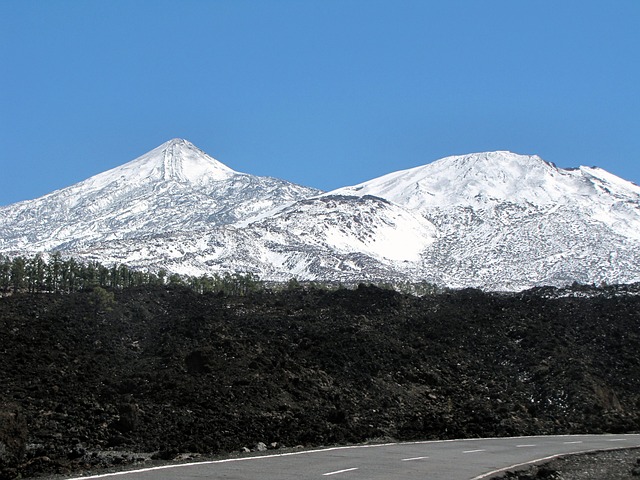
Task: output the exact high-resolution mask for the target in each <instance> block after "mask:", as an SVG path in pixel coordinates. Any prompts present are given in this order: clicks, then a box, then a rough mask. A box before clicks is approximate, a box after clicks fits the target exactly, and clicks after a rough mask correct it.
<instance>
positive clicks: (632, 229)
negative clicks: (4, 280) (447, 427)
mask: <svg viewBox="0 0 640 480" xmlns="http://www.w3.org/2000/svg"><path fill="white" fill-rule="evenodd" d="M0 232H2V233H1V234H0V253H9V254H21V253H34V251H35V252H37V251H41V252H46V251H53V250H58V251H61V253H63V254H65V255H74V256H77V257H79V258H81V259H89V260H98V261H100V262H101V263H105V264H109V263H113V262H119V263H127V264H129V265H130V266H132V267H135V268H143V269H158V268H165V269H167V270H168V271H174V272H176V273H180V274H190V275H202V274H207V273H216V272H221V271H248V272H251V273H254V274H257V275H258V276H260V277H261V278H263V279H265V280H276V281H282V280H286V279H288V278H291V277H297V278H299V279H301V280H305V279H308V280H320V281H322V280H326V281H341V282H342V281H344V282H357V281H416V282H417V281H429V282H433V283H437V284H440V285H443V286H452V287H468V286H471V287H480V288H484V289H498V290H500V289H503V290H518V289H523V288H529V287H532V286H536V285H546V284H548V285H556V286H562V285H564V284H567V283H572V282H573V281H578V282H581V283H601V282H607V283H626V282H633V281H638V280H640V253H638V252H640V187H638V186H637V185H635V184H633V183H631V182H628V181H626V180H624V179H621V178H619V177H617V176H615V175H613V174H611V173H609V172H606V171H605V170H602V169H599V168H597V167H578V168H576V169H562V168H559V167H557V166H556V165H554V164H552V163H550V162H546V161H545V160H543V159H542V158H540V157H538V156H536V155H519V154H516V153H512V152H508V151H497V152H481V153H475V154H468V155H457V156H450V157H445V158H443V159H440V160H436V161H435V162H432V163H429V164H426V165H422V166H418V167H414V168H411V169H407V170H401V171H397V172H391V173H389V174H387V175H384V176H381V177H378V178H374V179H371V180H369V181H366V182H362V183H360V184H358V185H354V186H348V187H342V188H339V189H336V190H333V191H331V192H321V191H320V190H316V189H312V188H309V187H303V186H299V185H295V184H292V183H290V182H286V181H284V180H279V179H275V178H272V177H257V176H253V175H250V174H246V173H240V172H236V171H234V170H232V169H231V168H229V167H227V166H226V165H224V164H222V163H221V162H219V161H217V160H215V159H213V158H212V157H210V156H208V155H207V154H206V153H205V152H203V151H202V150H200V149H198V148H197V147H196V146H194V145H193V144H191V143H190V142H188V141H186V140H183V139H172V140H170V141H168V142H165V143H164V144H162V145H160V146H158V147H156V148H155V149H153V150H151V151H149V152H147V153H146V154H143V155H142V156H140V157H138V158H136V159H134V160H132V161H130V162H127V163H125V164H123V165H121V166H120V167H116V168H114V169H111V170H108V171H107V172H103V173H102V174H98V175H96V176H94V177H91V178H89V179H87V180H85V181H83V182H79V183H78V184H75V185H72V186H70V187H67V188H66V189H61V190H58V191H56V192H52V193H51V194H48V195H45V196H44V197H41V198H39V199H36V200H32V201H27V202H20V203H18V204H14V205H10V206H7V207H0Z"/></svg>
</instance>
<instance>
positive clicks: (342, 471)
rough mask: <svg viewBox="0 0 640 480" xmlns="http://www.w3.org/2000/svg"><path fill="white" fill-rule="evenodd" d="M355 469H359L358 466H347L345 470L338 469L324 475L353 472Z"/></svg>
mask: <svg viewBox="0 0 640 480" xmlns="http://www.w3.org/2000/svg"><path fill="white" fill-rule="evenodd" d="M354 470H358V468H357V467H356V468H345V469H344V470H336V471H335V472H329V473H323V474H322V476H324V477H328V476H329V475H338V474H339V473H346V472H353V471H354Z"/></svg>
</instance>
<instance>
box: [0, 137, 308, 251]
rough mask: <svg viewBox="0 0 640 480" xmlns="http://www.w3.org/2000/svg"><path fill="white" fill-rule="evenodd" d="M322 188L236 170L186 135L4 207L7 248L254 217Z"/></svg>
mask: <svg viewBox="0 0 640 480" xmlns="http://www.w3.org/2000/svg"><path fill="white" fill-rule="evenodd" d="M317 193H319V190H315V189H313V188H307V187H302V186H299V185H295V184H292V183H289V182H286V181H284V180H279V179H277V178H270V177H257V176H254V175H248V174H245V173H239V172H236V171H234V170H232V169H230V168H229V167H227V166H226V165H223V164H222V163H220V162H218V161H217V160H215V159H213V158H212V157H210V156H209V155H207V154H206V153H204V152H203V151H202V150H200V149H198V148H197V147H195V146H194V145H193V144H191V143H189V142H188V141H186V140H182V139H173V140H170V141H168V142H166V143H164V144H162V145H160V146H159V147H157V148H155V149H153V150H151V151H150V152H148V153H146V154H144V155H142V156H141V157H138V158H136V159H135V160H133V161H131V162H129V163H126V164H124V165H122V166H119V167H116V168H114V169H112V170H109V171H107V172H104V173H101V174H99V175H96V176H94V177H91V178H89V179H87V180H84V181H82V182H80V183H78V184H76V185H73V186H70V187H67V188H64V189H62V190H58V191H55V192H53V193H50V194H48V195H45V196H44V197H41V198H38V199H36V200H30V201H25V202H20V203H17V204H14V205H10V206H8V207H4V208H0V231H1V232H2V234H1V238H0V250H4V251H12V250H15V251H46V250H61V251H65V250H69V249H76V248H81V247H84V248H90V247H91V246H93V245H94V244H95V243H96V242H97V243H100V242H109V241H115V240H123V239H137V238H140V237H146V236H150V235H155V236H157V235H167V234H169V233H171V232H174V231H180V232H190V231H196V230H202V229H203V228H212V227H216V226H220V225H227V224H232V223H235V222H237V221H239V220H247V219H250V218H251V217H254V216H260V215H262V214H264V213H266V212H269V211H270V210H272V209H274V208H276V207H279V206H283V205H287V204H288V203H290V202H292V201H295V200H299V199H302V198H306V197H308V196H310V195H314V194H317Z"/></svg>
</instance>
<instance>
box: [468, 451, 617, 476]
mask: <svg viewBox="0 0 640 480" xmlns="http://www.w3.org/2000/svg"><path fill="white" fill-rule="evenodd" d="M610 450H624V449H623V448H622V449H621V448H620V447H614V448H595V449H591V450H581V451H578V452H569V453H556V454H555V455H550V456H548V457H542V458H536V459H535V460H530V461H528V462H522V463H515V464H513V465H509V466H508V467H503V468H499V469H497V470H493V471H491V472H487V473H483V474H482V475H478V476H477V477H473V478H472V479H471V480H482V479H484V478H489V477H492V476H493V475H496V474H498V473H502V472H506V471H507V470H512V469H514V468H519V467H524V466H526V465H534V464H536V463H543V462H547V461H549V460H553V459H555V458H560V457H569V456H571V455H580V454H581V453H589V452H605V451H610Z"/></svg>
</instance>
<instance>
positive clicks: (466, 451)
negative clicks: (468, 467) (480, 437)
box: [462, 448, 486, 453]
mask: <svg viewBox="0 0 640 480" xmlns="http://www.w3.org/2000/svg"><path fill="white" fill-rule="evenodd" d="M476 452H486V450H484V449H482V448H480V449H478V450H465V451H463V452H462V453H476Z"/></svg>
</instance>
